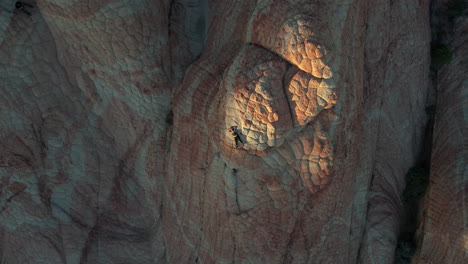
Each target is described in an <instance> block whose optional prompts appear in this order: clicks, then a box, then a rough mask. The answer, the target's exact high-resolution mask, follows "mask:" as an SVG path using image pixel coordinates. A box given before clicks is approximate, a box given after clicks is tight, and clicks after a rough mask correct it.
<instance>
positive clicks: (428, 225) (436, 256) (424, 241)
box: [415, 16, 468, 263]
mask: <svg viewBox="0 0 468 264" xmlns="http://www.w3.org/2000/svg"><path fill="white" fill-rule="evenodd" d="M453 23H454V25H453V33H452V34H453V36H452V38H453V40H452V41H453V42H452V43H451V45H452V48H453V49H454V53H453V59H452V61H451V62H450V63H449V64H447V65H445V66H444V67H443V68H441V69H440V71H439V72H438V76H437V94H438V96H437V111H436V115H435V125H434V137H433V148H432V160H431V176H430V185H429V190H428V193H427V195H426V197H425V201H424V204H423V220H422V225H421V226H420V228H419V230H418V233H419V237H420V243H421V249H420V250H419V252H418V254H417V257H416V261H415V263H466V262H468V226H467V216H466V215H467V210H468V206H467V204H468V172H467V171H466V166H467V158H468V155H467V150H466V148H467V143H466V142H467V136H468V134H467V132H466V130H467V113H468V80H467V77H466V70H467V69H468V62H467V61H466V58H467V57H468V37H467V36H468V35H467V33H468V18H467V17H466V16H465V17H460V18H458V19H456V20H455V21H453Z"/></svg>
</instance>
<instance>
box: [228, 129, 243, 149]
mask: <svg viewBox="0 0 468 264" xmlns="http://www.w3.org/2000/svg"><path fill="white" fill-rule="evenodd" d="M229 132H231V135H232V136H233V137H234V143H235V144H236V148H237V147H240V146H242V144H244V142H242V139H241V138H240V136H239V133H237V130H236V127H235V126H232V127H231V128H229Z"/></svg>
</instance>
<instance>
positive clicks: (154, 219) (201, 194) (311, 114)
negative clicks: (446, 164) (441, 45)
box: [0, 0, 466, 263]
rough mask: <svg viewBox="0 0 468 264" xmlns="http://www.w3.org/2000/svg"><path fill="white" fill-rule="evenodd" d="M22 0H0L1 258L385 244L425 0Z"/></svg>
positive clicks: (162, 256)
mask: <svg viewBox="0 0 468 264" xmlns="http://www.w3.org/2000/svg"><path fill="white" fill-rule="evenodd" d="M13 4H14V3H13V2H11V3H5V6H6V7H5V8H6V9H8V8H7V7H9V6H11V5H13ZM37 4H38V7H37V8H36V9H34V10H32V11H31V12H32V16H31V17H29V16H27V15H26V14H25V13H22V12H21V11H20V10H16V11H15V12H14V13H9V12H6V11H4V10H0V12H1V13H0V19H1V20H0V29H1V31H0V78H1V82H0V92H1V95H2V96H1V97H0V124H1V126H0V144H1V146H0V147H1V149H0V177H1V178H0V236H1V239H0V241H1V242H0V247H1V251H0V252H1V253H0V255H1V257H2V261H3V262H5V263H63V262H66V263H194V262H195V263H197V262H198V263H225V262H234V263H392V261H393V254H394V249H395V246H396V242H397V238H398V233H399V225H400V215H401V213H402V206H401V201H400V198H399V197H400V194H401V192H402V190H403V188H404V176H405V173H406V171H407V170H408V168H409V167H410V166H412V165H413V164H414V163H415V161H416V159H417V156H418V155H419V151H420V148H421V139H422V134H423V131H424V125H425V122H426V114H425V113H424V107H425V100H426V94H427V88H428V85H429V82H428V75H429V74H428V73H429V64H430V58H429V41H430V34H429V30H430V29H429V20H428V15H429V13H428V8H429V3H428V0H420V1H413V0H394V1H383V0H382V1H380V0H379V1H369V0H345V1H343V0H340V1H325V0H318V1H305V0H288V1H284V0H264V1H231V0H174V1H169V0H167V1H166V0H164V1H119V0H115V1H104V0H97V1H68V0H67V1H65V0H38V3H37ZM2 5H3V3H2ZM2 8H4V6H2ZM457 87H459V86H457ZM457 89H460V90H461V88H457ZM440 100H442V99H440ZM231 126H236V127H237V131H238V133H239V137H240V138H241V140H242V141H243V144H242V145H240V146H238V147H236V144H235V141H234V138H233V137H232V134H231V133H230V132H229V131H228V129H229V128H230V127H231ZM441 168H442V167H441ZM464 226H466V224H464ZM434 230H435V229H434ZM434 232H437V231H434ZM428 248H430V247H428ZM423 250H424V246H423ZM465 252H466V251H465ZM3 262H2V263H3Z"/></svg>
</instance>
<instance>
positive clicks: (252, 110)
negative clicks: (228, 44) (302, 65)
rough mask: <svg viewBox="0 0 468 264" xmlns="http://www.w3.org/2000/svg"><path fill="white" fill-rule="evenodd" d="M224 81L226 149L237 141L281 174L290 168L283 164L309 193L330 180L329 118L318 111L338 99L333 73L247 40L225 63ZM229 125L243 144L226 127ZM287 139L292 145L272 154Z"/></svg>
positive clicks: (332, 104)
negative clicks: (294, 62) (295, 63)
mask: <svg viewBox="0 0 468 264" xmlns="http://www.w3.org/2000/svg"><path fill="white" fill-rule="evenodd" d="M290 76H292V77H290ZM222 86H223V89H222V90H224V91H226V94H225V98H224V102H225V104H224V106H223V107H224V109H222V110H224V111H225V120H224V121H225V129H224V131H225V132H224V135H223V138H224V142H225V144H226V145H227V146H229V147H228V149H230V148H231V147H240V148H242V149H243V150H246V151H248V152H249V153H251V154H254V155H258V156H261V157H262V158H263V159H264V163H266V164H269V166H271V167H272V168H275V169H280V170H282V171H283V175H284V173H288V171H287V169H286V168H282V166H280V165H279V164H283V165H285V164H287V166H290V167H291V168H292V169H293V173H292V174H293V175H296V177H297V176H300V178H301V179H302V182H303V184H304V186H305V187H306V188H307V189H308V190H309V191H310V192H311V193H315V192H316V191H318V190H320V189H322V188H323V187H324V186H325V185H326V184H327V183H328V182H329V179H328V177H329V176H330V175H331V171H330V169H331V166H332V164H333V153H332V151H331V150H332V144H331V142H330V139H329V135H328V131H326V130H324V127H328V126H329V124H323V122H329V121H328V120H327V121H326V120H323V119H322V120H317V116H318V115H319V114H320V113H321V112H322V111H323V110H324V109H329V108H331V107H333V106H334V105H335V104H336V100H337V97H336V93H335V88H336V87H335V85H334V82H333V79H319V78H316V77H314V76H312V75H311V74H309V73H306V72H304V71H302V70H299V69H297V68H296V67H291V65H290V64H289V63H287V62H286V61H285V60H283V59H282V58H280V57H278V56H277V55H275V54H274V53H272V52H270V51H267V50H266V49H264V48H261V47H258V46H255V45H248V46H245V47H244V48H243V49H242V50H241V51H240V52H239V54H238V56H237V57H236V59H235V60H234V62H233V63H232V65H231V66H230V67H229V68H228V70H227V73H226V77H225V80H224V82H223V84H222ZM330 122H331V121H330ZM308 125H309V128H308V129H307V130H306V131H302V130H304V127H306V126H308ZM232 126H234V127H235V128H236V130H237V133H238V136H239V137H240V139H241V140H242V144H241V145H239V144H236V142H235V139H233V135H232V134H231V132H229V128H230V127H232ZM285 141H286V142H287V145H289V146H287V147H286V148H288V147H289V148H291V151H286V152H283V153H280V155H277V156H275V158H273V156H272V155H271V151H272V149H273V148H276V147H279V146H281V145H282V144H283V143H284V142H285ZM236 145H237V146H236ZM278 158H279V159H281V161H278ZM278 188H280V187H278Z"/></svg>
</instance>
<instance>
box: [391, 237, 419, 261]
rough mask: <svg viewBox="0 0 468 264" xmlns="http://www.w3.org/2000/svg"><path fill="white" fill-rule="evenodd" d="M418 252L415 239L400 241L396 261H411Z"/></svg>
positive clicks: (396, 250) (396, 251)
mask: <svg viewBox="0 0 468 264" xmlns="http://www.w3.org/2000/svg"><path fill="white" fill-rule="evenodd" d="M414 253H416V244H415V243H414V242H413V241H408V240H403V241H400V242H399V243H398V245H397V248H396V249H395V263H398V264H400V263H410V262H411V258H412V257H413V256H414Z"/></svg>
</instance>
